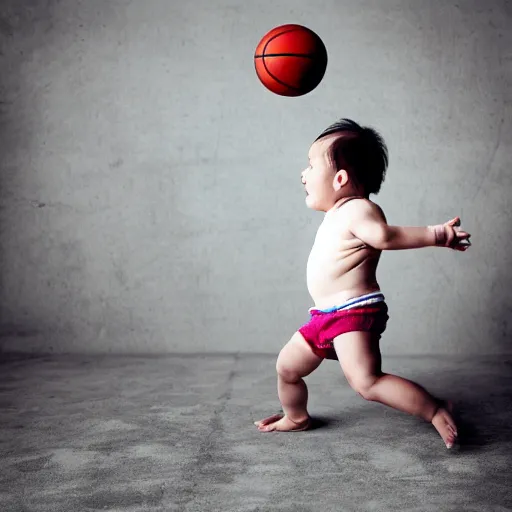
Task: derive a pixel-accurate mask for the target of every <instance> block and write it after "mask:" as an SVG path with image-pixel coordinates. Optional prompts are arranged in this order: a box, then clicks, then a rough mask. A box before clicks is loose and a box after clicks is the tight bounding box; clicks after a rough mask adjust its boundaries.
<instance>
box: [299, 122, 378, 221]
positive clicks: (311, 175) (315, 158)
mask: <svg viewBox="0 0 512 512" xmlns="http://www.w3.org/2000/svg"><path fill="white" fill-rule="evenodd" d="M387 166H388V150H387V147H386V144H385V142H384V140H383V138H382V137H381V135H380V134H379V133H378V132H377V131H376V130H375V129H373V128H369V127H362V126H360V125H358V124H357V123H355V122H354V121H352V120H350V119H341V120H340V121H338V122H336V123H334V124H332V125H331V126H329V127H328V128H327V129H325V130H324V131H323V132H322V133H321V134H320V135H319V136H318V137H317V139H316V140H315V142H314V143H313V145H312V146H311V148H310V150H309V167H308V168H307V169H305V170H304V171H303V172H302V175H301V178H302V183H303V184H304V186H305V188H306V192H307V194H308V195H307V198H306V204H307V205H308V206H309V207H310V208H312V209H314V210H320V211H328V210H330V209H331V208H332V207H333V206H334V205H335V203H336V202H337V201H338V200H339V199H341V198H343V197H348V196H354V195H359V196H364V197H369V196H370V194H377V193H378V192H379V190H380V187H381V185H382V182H383V181H384V177H385V175H386V169H387Z"/></svg>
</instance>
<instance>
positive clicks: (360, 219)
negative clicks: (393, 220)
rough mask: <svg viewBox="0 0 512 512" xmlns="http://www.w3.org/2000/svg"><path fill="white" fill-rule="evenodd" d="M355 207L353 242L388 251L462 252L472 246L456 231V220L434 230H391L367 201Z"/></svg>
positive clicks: (457, 225) (376, 207) (377, 208)
mask: <svg viewBox="0 0 512 512" xmlns="http://www.w3.org/2000/svg"><path fill="white" fill-rule="evenodd" d="M354 203H355V201H354ZM357 203H358V204H354V207H353V208H351V212H350V213H351V221H350V223H349V229H350V231H351V233H352V234H353V235H354V236H355V237H356V238H359V239H360V240H361V241H362V242H364V243H365V244H367V245H369V246H371V247H373V248H375V249H378V250H387V251H389V250H400V249H418V248H421V247H434V246H437V247H449V248H451V249H454V250H457V251H465V250H466V249H467V248H468V247H469V246H470V245H471V243H470V241H469V238H470V236H471V235H470V234H469V233H466V232H465V231H461V230H460V229H459V228H458V227H459V226H460V218H459V217H455V218H454V219H452V220H450V221H448V222H446V223H444V224H438V225H435V226H425V227H403V226H390V225H388V223H387V222H386V219H385V217H384V215H383V214H382V211H381V210H380V208H379V207H378V206H377V205H374V204H372V203H370V202H368V201H357Z"/></svg>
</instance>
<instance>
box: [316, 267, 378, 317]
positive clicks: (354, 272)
mask: <svg viewBox="0 0 512 512" xmlns="http://www.w3.org/2000/svg"><path fill="white" fill-rule="evenodd" d="M307 286H308V291H309V294H310V295H311V298H312V299H313V301H314V304H315V306H316V307H318V308H321V309H324V308H329V307H332V306H336V305H338V304H341V303H343V302H345V301H346V300H348V299H351V298H353V297H358V296H359V295H364V294H366V293H371V292H374V291H378V290H379V289H380V288H379V285H378V283H377V280H376V277H375V266H374V265H368V263H367V262H362V263H361V264H359V265H357V266H355V267H354V266H348V265H346V264H343V262H337V264H333V263H332V262H330V263H329V262H327V261H324V262H318V261H316V262H314V263H313V262H311V263H310V264H308V269H307Z"/></svg>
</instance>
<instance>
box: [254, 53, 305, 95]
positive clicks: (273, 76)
mask: <svg viewBox="0 0 512 512" xmlns="http://www.w3.org/2000/svg"><path fill="white" fill-rule="evenodd" d="M262 62H263V66H264V67H265V71H266V72H267V73H268V74H269V76H271V77H272V78H273V79H274V80H275V81H276V82H277V83H278V84H281V85H284V86H285V87H289V88H290V89H293V90H294V91H297V92H301V90H300V89H299V88H298V87H293V85H288V84H287V83H286V82H283V81H282V80H279V78H277V77H276V76H275V75H273V74H272V73H271V72H270V71H269V69H268V67H267V64H266V63H265V59H262Z"/></svg>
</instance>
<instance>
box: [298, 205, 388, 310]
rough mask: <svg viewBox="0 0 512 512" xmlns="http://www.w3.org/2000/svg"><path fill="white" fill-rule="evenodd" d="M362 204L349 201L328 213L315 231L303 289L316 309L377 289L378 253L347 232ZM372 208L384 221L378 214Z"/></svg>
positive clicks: (334, 304)
mask: <svg viewBox="0 0 512 512" xmlns="http://www.w3.org/2000/svg"><path fill="white" fill-rule="evenodd" d="M363 201H365V202H368V200H362V199H359V200H353V201H350V202H349V203H348V204H346V205H342V206H341V207H340V208H339V209H337V210H333V211H331V212H328V213H327V214H326V215H325V218H324V221H323V222H322V224H321V225H320V227H319V228H318V232H317V234H316V238H315V243H314V244H313V248H312V249H311V253H310V255H309V259H308V264H307V285H308V290H309V293H310V295H311V297H312V299H313V301H314V303H315V306H316V307H318V308H320V309H325V308H329V307H331V306H336V305H339V304H341V303H343V302H345V301H346V300H348V299H351V298H352V297H358V296H360V295H364V294H366V293H370V292H374V291H378V290H379V289H380V288H379V285H378V283H377V278H376V269H377V264H378V262H379V258H380V254H381V251H379V250H376V249H374V248H372V247H369V246H367V245H365V244H364V243H363V242H362V241H361V240H359V239H358V238H355V236H354V235H353V234H352V233H351V232H350V230H349V228H348V224H349V222H348V221H349V219H350V218H353V216H354V215H356V216H357V212H358V209H359V208H361V206H362V204H363ZM372 205H374V207H375V208H377V209H378V211H379V213H380V214H381V215H382V217H383V218H384V219H385V217H384V214H383V213H382V210H381V209H380V208H379V207H378V206H377V205H375V204H374V203H372ZM349 216H350V217H349Z"/></svg>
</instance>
